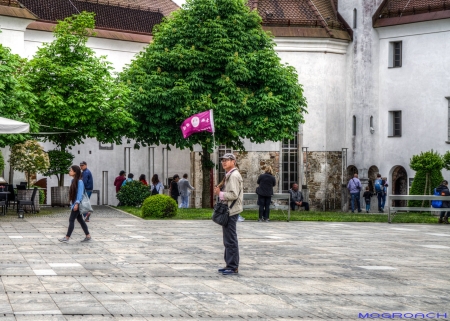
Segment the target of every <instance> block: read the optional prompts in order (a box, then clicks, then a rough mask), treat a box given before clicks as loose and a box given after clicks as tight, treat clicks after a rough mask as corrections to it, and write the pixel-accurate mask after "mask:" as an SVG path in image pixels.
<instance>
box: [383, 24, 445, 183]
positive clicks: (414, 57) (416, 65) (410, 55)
mask: <svg viewBox="0 0 450 321" xmlns="http://www.w3.org/2000/svg"><path fill="white" fill-rule="evenodd" d="M449 21H450V20H449V19H446V20H437V21H428V22H420V23H414V24H408V25H400V26H392V27H384V28H379V29H377V31H378V34H379V38H380V49H379V50H380V59H379V77H380V79H383V81H382V82H380V90H379V100H380V104H379V111H380V121H381V124H382V125H381V126H380V131H381V135H380V145H381V146H383V149H382V150H381V153H380V157H381V158H382V159H384V162H383V163H384V166H386V170H389V169H391V168H392V167H393V166H395V165H401V166H403V167H404V168H405V169H406V171H407V173H408V177H413V176H414V171H412V170H411V169H410V168H409V159H410V157H411V156H412V155H415V154H419V153H420V152H423V151H429V150H431V149H433V150H435V151H438V152H439V153H441V154H444V153H445V152H446V151H448V150H449V147H450V145H449V144H447V143H446V141H447V140H448V118H449V115H448V106H449V105H448V100H447V99H446V98H445V97H449V96H450V56H449V54H448V52H449V50H450V24H449ZM392 41H402V49H403V50H402V67H400V68H388V57H389V53H388V51H389V43H390V42H392ZM392 110H401V111H402V137H388V115H389V111H392ZM443 175H444V177H445V178H446V179H449V178H450V175H449V172H448V171H443Z"/></svg>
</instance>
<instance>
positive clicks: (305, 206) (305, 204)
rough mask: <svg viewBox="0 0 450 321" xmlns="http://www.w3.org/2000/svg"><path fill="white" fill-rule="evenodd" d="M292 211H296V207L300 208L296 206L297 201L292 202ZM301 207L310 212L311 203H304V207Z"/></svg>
mask: <svg viewBox="0 0 450 321" xmlns="http://www.w3.org/2000/svg"><path fill="white" fill-rule="evenodd" d="M290 204H291V210H293V211H295V207H296V206H298V205H297V204H295V201H291V203H290ZM299 207H304V208H305V211H309V203H308V202H302V205H301V206H299Z"/></svg>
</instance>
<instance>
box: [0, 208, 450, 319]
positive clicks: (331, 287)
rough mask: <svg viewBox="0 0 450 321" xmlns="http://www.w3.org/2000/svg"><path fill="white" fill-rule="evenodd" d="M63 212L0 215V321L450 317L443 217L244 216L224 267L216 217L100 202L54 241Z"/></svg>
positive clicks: (63, 226)
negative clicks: (190, 217)
mask: <svg viewBox="0 0 450 321" xmlns="http://www.w3.org/2000/svg"><path fill="white" fill-rule="evenodd" d="M68 215H69V213H68V211H67V209H62V210H61V213H59V214H56V215H48V216H41V217H33V216H31V215H26V218H25V219H24V220H23V221H20V220H18V219H15V218H11V217H9V218H8V217H0V227H1V228H0V253H1V256H0V279H1V283H0V319H1V320H78V319H83V320H110V319H114V320H116V319H117V320H208V319H211V320H334V319H335V320H352V319H353V320H355V319H358V316H359V313H362V314H363V315H365V314H366V313H391V314H392V313H394V312H395V313H413V314H415V313H420V312H421V313H425V314H426V313H431V312H433V313H440V314H441V315H443V314H444V313H447V316H449V317H450V313H449V312H447V311H448V310H449V309H448V307H449V304H448V298H449V296H450V278H449V272H450V271H449V268H450V259H449V248H450V243H449V241H450V226H443V225H438V224H436V225H420V224H392V225H390V224H387V223H383V224H381V223H370V224H369V223H325V222H289V223H288V222H271V223H258V222H255V221H245V222H242V223H239V225H238V235H239V241H240V250H241V266H240V274H239V276H222V275H219V274H218V273H217V272H216V271H217V268H219V267H222V266H223V246H222V239H221V237H222V236H221V228H220V227H219V226H218V225H215V224H214V223H213V222H210V221H169V220H166V221H144V220H141V219H139V218H136V217H133V216H131V215H128V214H125V213H121V212H119V211H116V210H114V209H112V208H109V207H97V208H96V212H95V214H94V215H93V217H92V220H91V222H90V223H88V224H89V228H90V232H91V234H92V237H93V241H92V242H91V243H87V244H84V243H80V241H81V239H82V238H83V235H82V230H81V228H80V226H79V225H78V223H77V225H76V228H75V231H74V234H73V238H72V239H71V241H70V242H69V243H68V244H62V243H60V242H58V240H57V238H58V237H61V236H63V235H64V234H65V232H66V230H67V225H68ZM374 316H376V315H374ZM408 316H409V315H408ZM444 318H445V317H444V316H441V317H440V319H444ZM418 319H422V318H420V317H419V318H418Z"/></svg>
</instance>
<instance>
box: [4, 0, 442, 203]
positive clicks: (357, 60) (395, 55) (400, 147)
mask: <svg viewBox="0 0 450 321" xmlns="http://www.w3.org/2000/svg"><path fill="white" fill-rule="evenodd" d="M128 5H129V6H128ZM74 6H75V7H76V8H77V9H78V10H80V11H81V10H92V11H95V12H96V13H97V27H98V35H97V37H95V38H92V39H90V41H89V43H88V44H89V46H91V47H92V48H93V49H95V51H96V52H97V53H98V54H99V55H106V56H107V57H108V60H109V61H111V62H112V63H113V66H114V67H115V68H116V70H118V71H120V70H121V69H122V68H123V67H124V65H125V64H127V63H129V62H130V60H131V59H132V58H133V56H134V55H135V54H136V53H137V52H139V51H140V50H142V49H143V48H144V47H145V45H146V44H148V43H149V42H150V41H151V27H152V26H153V25H154V24H156V23H158V22H159V21H160V20H161V18H162V16H167V15H168V14H169V13H170V12H171V11H173V10H176V9H177V8H178V7H177V5H175V4H174V3H173V2H171V1H170V0H154V1H152V0H110V1H106V0H99V1H97V0H95V1H94V0H86V1H85V0H72V1H71V2H69V1H68V0H59V1H55V0H52V1H50V0H19V1H17V0H0V29H1V31H2V33H0V43H2V44H3V45H5V46H8V47H10V48H11V49H12V51H13V52H14V53H18V54H20V55H22V56H24V57H31V56H32V55H33V54H34V52H35V51H36V49H37V48H38V47H39V46H40V45H41V44H42V43H43V42H50V41H51V40H52V33H51V28H52V27H53V25H54V22H55V21H56V20H57V19H63V18H64V17H66V16H69V15H71V14H73V13H76V11H75V9H74ZM127 6H128V7H127ZM249 6H250V7H252V8H254V9H257V10H258V12H259V14H260V15H261V17H262V18H263V27H264V28H265V29H266V30H268V31H271V32H272V33H273V34H274V36H275V42H276V44H277V47H276V50H277V52H278V53H279V55H280V57H281V59H282V60H283V61H284V62H288V63H289V64H290V65H292V66H294V67H295V68H296V69H297V71H298V74H299V82H300V83H301V84H303V85H304V94H305V96H306V98H307V100H308V114H306V115H305V120H306V123H305V124H304V125H302V126H301V127H300V128H299V135H298V137H297V138H296V139H295V140H294V141H291V142H289V143H288V142H285V144H282V143H272V142H268V143H266V144H261V145H256V144H251V143H247V144H246V149H247V151H248V153H246V154H241V155H240V156H239V157H240V161H241V168H242V169H243V173H244V177H245V178H246V179H245V181H246V186H245V189H246V190H245V192H253V191H254V188H255V186H256V178H257V176H258V174H259V173H260V172H259V169H260V167H262V166H264V165H265V164H271V165H273V166H274V168H275V169H276V170H277V178H278V181H279V190H280V191H285V190H287V189H288V188H289V185H290V184H291V183H292V182H294V181H299V182H301V183H302V185H304V186H305V188H307V189H308V191H309V198H310V202H311V203H312V205H313V206H315V207H320V208H331V209H334V208H337V209H339V208H341V207H342V205H343V204H344V203H345V201H344V202H343V201H342V200H345V199H346V198H345V197H344V198H342V197H341V191H342V187H341V184H342V183H346V181H347V177H348V176H349V175H350V174H352V173H353V172H354V171H358V172H359V174H360V178H363V182H369V184H370V181H371V180H372V179H373V178H374V177H375V176H376V174H377V173H378V172H380V173H381V174H382V175H383V176H387V177H388V180H389V182H390V183H391V188H392V192H393V193H395V194H406V193H407V192H408V187H409V186H410V181H411V179H412V178H413V177H414V171H412V170H411V169H410V168H409V160H410V158H411V156H412V155H414V154H419V153H420V152H422V151H427V150H430V149H434V150H436V151H438V152H440V153H444V152H446V151H447V150H448V149H449V145H448V144H449V143H450V137H449V136H450V120H449V119H450V118H449V113H450V103H449V101H450V89H449V88H450V86H449V82H450V73H449V71H448V70H449V68H447V67H448V64H449V63H450V58H449V55H448V54H446V53H447V52H448V50H447V46H450V45H449V43H450V42H449V41H448V40H449V37H450V33H449V29H450V24H449V22H450V10H447V9H450V3H448V4H446V2H445V1H443V2H440V1H435V0H420V1H419V0H395V1H394V0H384V1H380V0H365V1H363V0H339V2H338V1H337V0H302V1H297V0H250V1H249ZM143 22H145V23H143ZM440 137H442V138H440ZM132 146H133V144H126V142H124V144H123V145H120V146H100V145H99V144H98V142H95V141H94V140H89V141H86V142H85V144H83V145H81V146H76V147H75V148H74V149H73V153H74V154H75V157H76V158H75V161H76V162H79V161H81V160H85V161H86V162H87V163H88V164H89V165H88V166H89V168H90V169H91V171H92V172H93V175H94V178H95V187H94V188H95V189H98V190H99V192H100V195H101V200H100V203H103V204H115V202H116V201H115V196H114V194H115V191H114V189H113V186H112V182H113V180H114V177H115V176H117V174H118V172H119V171H120V170H121V169H124V170H125V171H127V172H130V171H131V172H133V173H134V174H135V175H139V174H142V173H143V174H146V175H147V178H149V176H151V175H152V174H153V173H158V174H160V175H161V176H162V177H163V179H164V180H165V182H167V180H168V178H169V177H171V176H172V175H173V174H175V173H178V174H182V173H184V172H187V173H190V174H191V177H192V179H193V181H194V184H195V185H196V187H197V191H196V193H195V194H194V195H195V197H196V204H199V203H200V202H199V199H200V196H201V190H200V189H201V184H199V181H200V178H201V174H200V173H199V170H198V166H199V165H198V159H199V156H198V153H191V154H190V153H189V152H188V151H176V150H172V151H170V152H168V151H167V150H166V149H165V148H163V147H162V146H161V147H157V146H154V147H150V148H144V149H140V150H134V149H133V148H132ZM108 147H109V149H108ZM46 148H49V149H50V146H46ZM110 148H113V149H112V150H111V149H110ZM225 151H226V148H225V147H223V148H220V149H219V150H218V152H217V154H216V156H215V157H217V155H219V154H221V153H224V152H225ZM5 152H6V153H7V151H5ZM5 152H4V153H5ZM180 159H182V160H184V161H183V162H180V161H179V160H180ZM19 175H20V173H16V175H15V178H14V181H19V180H20V176H19ZM444 176H445V177H446V178H450V175H449V174H448V172H444ZM38 178H39V177H38ZM48 185H49V186H55V185H56V179H51V180H50V181H49V184H48Z"/></svg>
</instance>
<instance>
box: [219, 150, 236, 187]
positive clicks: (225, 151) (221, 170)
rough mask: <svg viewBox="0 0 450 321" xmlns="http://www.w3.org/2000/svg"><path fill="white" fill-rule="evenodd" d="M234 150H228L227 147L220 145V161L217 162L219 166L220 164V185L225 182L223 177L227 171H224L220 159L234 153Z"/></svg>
mask: <svg viewBox="0 0 450 321" xmlns="http://www.w3.org/2000/svg"><path fill="white" fill-rule="evenodd" d="M232 152H233V150H232V149H231V148H227V146H225V145H219V152H218V156H219V159H218V161H217V164H219V181H218V183H220V182H221V181H222V180H223V177H224V176H225V170H224V169H223V167H222V165H221V163H220V157H222V156H223V155H225V154H227V153H232Z"/></svg>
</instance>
